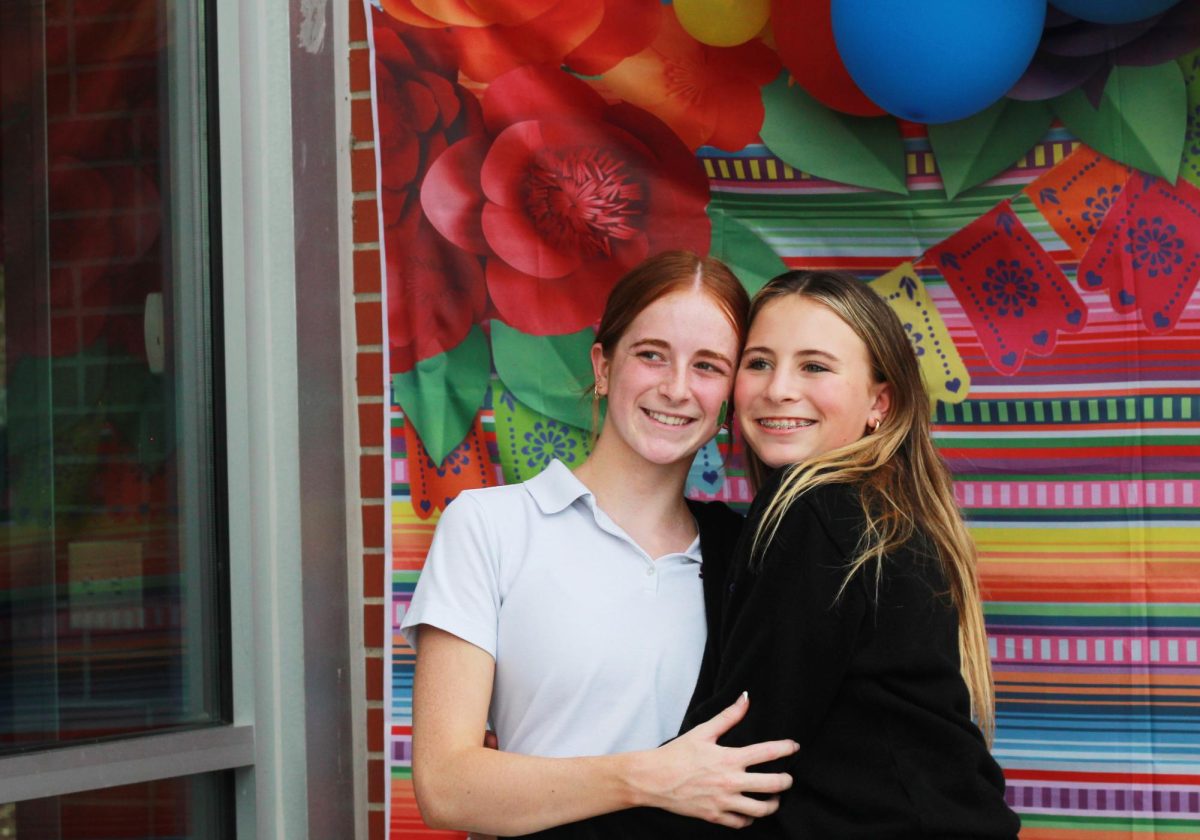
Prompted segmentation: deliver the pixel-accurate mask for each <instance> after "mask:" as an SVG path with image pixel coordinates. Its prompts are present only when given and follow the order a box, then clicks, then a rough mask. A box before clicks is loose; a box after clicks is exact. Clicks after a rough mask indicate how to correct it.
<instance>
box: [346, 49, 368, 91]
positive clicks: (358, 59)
mask: <svg viewBox="0 0 1200 840" xmlns="http://www.w3.org/2000/svg"><path fill="white" fill-rule="evenodd" d="M370 90H371V51H370V50H369V49H367V48H366V47H355V48H354V49H352V50H350V92H351V93H368V92H370Z"/></svg>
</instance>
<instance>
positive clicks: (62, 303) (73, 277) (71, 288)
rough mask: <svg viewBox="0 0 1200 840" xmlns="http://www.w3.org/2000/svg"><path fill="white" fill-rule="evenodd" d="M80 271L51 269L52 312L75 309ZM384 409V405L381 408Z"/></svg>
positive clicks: (75, 269)
mask: <svg viewBox="0 0 1200 840" xmlns="http://www.w3.org/2000/svg"><path fill="white" fill-rule="evenodd" d="M78 273H79V269H78V268H75V267H68V268H52V269H50V311H51V312H56V311H57V310H59V309H74V308H75V300H76V294H75V288H76V284H77V281H78ZM380 408H382V405H381V406H380Z"/></svg>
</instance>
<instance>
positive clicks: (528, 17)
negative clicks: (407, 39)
mask: <svg viewBox="0 0 1200 840" xmlns="http://www.w3.org/2000/svg"><path fill="white" fill-rule="evenodd" d="M383 8H384V11H386V12H387V13H388V14H389V15H391V16H392V17H393V18H395V19H396V20H399V21H403V22H404V23H408V24H411V25H413V26H421V27H427V28H445V27H450V37H451V39H452V40H453V42H454V44H455V46H456V49H457V52H458V56H459V66H460V68H461V69H462V72H463V74H464V75H465V76H467V77H469V78H471V79H475V80H477V81H481V82H488V81H491V80H492V79H494V78H496V77H497V76H499V75H501V74H503V73H505V72H507V71H509V70H511V69H513V68H515V67H520V66H522V65H526V64H553V65H562V64H566V65H567V66H568V67H570V68H571V69H572V70H574V71H576V72H579V73H584V74H588V75H597V74H599V73H603V72H604V71H606V70H608V69H609V68H610V67H612V66H613V65H614V64H616V63H617V62H618V61H620V60H621V59H623V58H625V57H626V56H630V55H633V54H634V53H636V52H638V51H639V50H641V49H642V48H643V47H645V46H646V45H647V44H649V43H650V41H651V40H652V39H653V38H654V35H655V33H656V32H657V31H658V25H659V20H660V17H661V14H662V4H661V2H660V0H601V2H586V3H583V2H579V0H469V2H468V0H383Z"/></svg>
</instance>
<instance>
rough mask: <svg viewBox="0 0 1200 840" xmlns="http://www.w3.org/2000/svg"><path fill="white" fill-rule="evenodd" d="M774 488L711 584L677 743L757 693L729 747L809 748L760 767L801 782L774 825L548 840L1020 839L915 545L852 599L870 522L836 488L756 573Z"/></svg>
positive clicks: (795, 510) (936, 583)
mask: <svg viewBox="0 0 1200 840" xmlns="http://www.w3.org/2000/svg"><path fill="white" fill-rule="evenodd" d="M777 481H778V478H777V477H776V478H775V479H773V481H772V482H769V483H768V485H767V486H766V487H764V488H763V490H762V491H761V492H760V493H759V495H758V500H756V503H755V505H754V506H752V507H751V510H750V516H749V517H748V520H747V525H746V528H745V532H744V533H743V535H742V537H741V539H740V541H739V543H738V546H737V551H736V555H735V559H734V561H733V562H732V563H731V565H730V568H729V570H728V574H727V576H726V577H725V579H724V581H723V582H722V585H721V586H719V587H718V586H715V583H716V581H715V580H712V579H710V571H711V570H710V569H708V568H706V570H705V584H706V586H705V592H706V598H708V599H710V600H709V602H708V603H709V607H710V614H709V640H708V646H707V647H706V650H705V660H704V663H703V666H702V668H701V673H700V677H699V680H698V684H697V690H696V695H695V696H694V697H693V699H692V704H691V707H690V709H689V712H688V715H687V718H686V719H685V721H684V724H683V731H686V730H687V729H689V728H690V727H692V726H694V725H696V724H697V723H701V722H703V721H705V720H707V719H708V718H710V717H712V716H713V715H714V714H716V713H717V712H719V711H720V710H721V709H723V708H725V707H726V706H727V705H729V704H730V703H732V702H733V700H734V699H735V698H736V697H737V695H738V694H739V693H740V692H742V691H743V690H747V691H749V692H750V710H749V712H748V713H747V715H746V717H745V719H744V720H743V721H742V722H741V723H740V724H738V725H737V726H736V727H734V728H733V729H732V730H731V731H730V732H729V733H728V734H727V735H726V736H725V737H724V738H722V739H721V743H722V744H725V745H728V746H741V745H745V744H750V743H754V742H757V741H766V740H773V739H777V738H792V739H794V740H796V741H798V742H799V743H800V745H801V747H800V752H799V753H797V754H796V755H795V756H792V757H790V758H788V759H784V760H781V761H778V762H774V763H773V765H772V766H764V767H763V768H762V769H764V770H770V771H779V770H784V771H787V772H789V773H791V774H792V776H793V777H794V779H795V783H794V785H793V787H792V788H791V790H789V791H787V792H786V793H785V794H784V795H783V797H782V799H781V807H780V809H779V811H778V812H777V813H776V814H775V815H774V816H772V817H769V818H766V819H763V820H758V821H756V822H755V823H754V824H753V825H752V826H751V827H750V828H748V829H744V830H742V831H739V832H736V833H733V831H732V830H731V829H722V828H720V827H718V826H713V825H710V824H707V823H703V822H700V821H697V820H691V819H687V818H683V817H678V816H675V815H673V814H668V813H666V812H663V811H655V810H651V809H636V810H630V811H622V812H619V813H617V814H610V815H607V816H603V817H597V818H594V819H591V820H586V821H584V822H581V823H575V824H573V825H572V826H565V827H561V828H558V829H552V830H551V831H549V832H543V833H542V834H541V835H538V836H539V837H542V836H544V837H553V838H597V837H606V838H640V837H645V838H669V837H680V838H685V837H686V838H693V837H707V836H721V837H734V836H736V837H739V838H750V837H783V838H822V840H823V839H824V838H830V840H852V838H863V840H867V838H870V840H886V839H887V838H919V837H937V838H1005V839H1006V840H1010V839H1011V838H1014V837H1016V834H1017V831H1018V828H1019V825H1020V823H1019V820H1018V819H1017V816H1016V814H1014V813H1013V812H1012V810H1011V809H1010V808H1009V807H1008V805H1007V804H1006V803H1005V801H1004V777H1003V775H1002V773H1001V770H1000V767H999V766H998V765H997V764H996V762H995V761H994V760H993V758H992V757H991V755H990V753H989V752H988V750H987V747H986V745H985V743H984V740H983V737H982V736H981V734H980V732H979V730H978V728H977V727H976V726H975V724H974V723H972V722H971V719H970V709H969V698H968V694H967V689H966V685H965V684H964V683H963V681H962V678H961V676H960V674H959V656H958V619H957V613H956V610H955V608H954V605H953V603H952V601H951V599H950V596H949V594H948V592H947V586H946V582H945V579H944V577H943V575H942V573H941V569H940V567H939V565H938V563H937V562H936V561H935V560H934V559H932V558H931V557H929V556H928V555H927V554H926V553H924V552H922V551H920V550H918V549H917V548H916V547H915V546H909V547H906V548H905V549H904V550H901V551H899V552H896V553H894V554H893V555H891V556H889V557H887V558H885V559H884V562H883V565H882V574H881V576H880V577H879V579H878V583H877V582H876V577H875V574H874V571H873V569H871V568H870V567H868V568H867V569H865V570H863V572H860V573H859V574H856V575H855V576H854V578H853V579H851V580H850V582H849V584H848V585H846V587H845V589H844V590H843V589H842V585H843V582H844V581H845V578H846V571H847V564H848V562H849V561H850V560H851V559H852V558H853V557H854V556H855V553H856V552H855V549H856V545H857V542H858V539H859V536H860V535H861V534H862V530H863V524H864V523H863V515H862V512H861V508H860V506H859V502H858V497H857V494H856V492H855V491H854V490H853V489H852V488H851V487H849V486H847V485H827V486H824V487H818V488H814V489H813V490H811V491H809V492H808V493H806V494H805V495H804V496H803V497H802V498H801V499H800V500H798V501H797V502H796V503H795V504H793V505H792V507H791V508H790V509H789V510H788V512H787V514H786V516H785V517H784V520H783V522H782V523H781V525H780V528H779V531H778V533H777V534H776V536H775V538H774V539H773V540H772V541H771V543H770V545H769V546H768V548H767V550H766V552H765V554H764V556H762V557H761V558H760V559H759V560H758V564H759V565H756V566H755V567H753V568H752V566H751V563H750V557H749V554H750V541H751V538H752V535H753V532H754V529H755V527H756V526H757V524H758V521H759V519H760V518H761V513H762V509H763V508H764V507H765V502H766V500H767V499H769V498H771V496H772V495H773V491H774V490H775V489H776V482H777ZM706 556H707V555H706ZM705 563H706V566H707V563H708V560H707V559H706V561H705ZM710 590H713V591H712V592H711V594H710ZM717 590H720V591H717ZM839 592H840V595H839ZM718 596H719V597H720V606H719V609H714V608H715V606H716V605H715V601H716V599H717V597H718Z"/></svg>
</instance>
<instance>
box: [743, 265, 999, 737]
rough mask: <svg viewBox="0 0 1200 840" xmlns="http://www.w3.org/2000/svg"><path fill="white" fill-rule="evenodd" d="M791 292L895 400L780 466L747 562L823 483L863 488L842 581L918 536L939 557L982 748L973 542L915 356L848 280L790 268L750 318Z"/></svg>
mask: <svg viewBox="0 0 1200 840" xmlns="http://www.w3.org/2000/svg"><path fill="white" fill-rule="evenodd" d="M787 295H801V296H803V297H805V298H808V299H810V300H813V301H815V302H817V303H820V304H822V305H824V306H826V307H828V308H829V309H830V310H832V311H833V312H834V314H836V315H837V316H838V317H839V318H841V319H842V320H843V321H845V322H846V324H848V325H849V326H850V328H851V329H853V330H854V332H855V333H856V334H857V335H858V337H859V338H860V339H862V341H863V343H864V344H866V346H867V350H868V352H869V354H870V358H871V365H872V375H873V377H874V380H875V381H876V382H886V383H888V384H889V385H890V386H891V402H890V406H889V408H888V411H887V414H886V416H885V417H884V418H883V420H882V422H881V423H880V424H879V427H878V428H877V429H876V430H875V431H874V432H873V433H872V434H867V435H864V436H863V437H862V438H860V439H859V440H857V441H854V442H853V443H851V444H848V445H846V446H843V447H840V448H838V449H835V450H832V451H830V452H826V453H823V454H820V455H817V456H815V457H813V458H810V459H809V460H807V461H804V462H802V463H799V464H793V465H791V466H789V467H787V468H786V470H787V472H786V473H785V475H784V477H783V480H782V483H781V484H780V487H779V490H778V491H777V492H776V493H775V496H774V497H773V498H772V499H771V501H770V503H769V504H768V505H767V507H766V509H765V511H764V513H763V517H762V521H761V523H760V524H759V527H758V530H757V531H756V532H755V535H754V542H753V546H754V548H753V550H752V552H751V556H752V557H753V558H757V557H758V556H759V551H760V548H761V547H762V546H764V545H765V544H766V543H769V542H770V541H771V539H772V538H773V537H774V535H775V532H776V531H777V530H778V528H779V524H780V522H781V521H782V519H783V517H784V514H785V513H786V512H787V510H788V508H789V507H791V505H792V504H793V503H794V502H795V501H796V500H797V499H798V498H799V497H800V496H801V495H802V494H804V493H805V492H806V491H807V490H809V489H811V488H813V487H816V486H818V485H821V484H831V483H835V482H836V483H851V484H853V485H855V486H856V487H857V488H858V490H859V495H860V499H861V502H862V508H863V514H864V517H865V522H866V529H865V532H864V533H863V534H862V537H861V539H860V542H859V554H858V556H857V557H855V558H854V560H853V562H852V563H851V564H850V568H849V570H848V571H847V573H846V578H845V580H844V581H843V583H842V589H843V590H844V589H845V587H846V584H847V583H849V581H850V579H851V578H853V576H854V575H855V574H856V573H858V572H859V571H860V570H861V569H863V567H864V566H867V565H868V564H873V565H874V571H875V575H876V580H877V581H878V579H879V575H880V574H881V571H882V569H881V567H882V563H883V561H884V558H885V557H887V555H888V554H890V553H892V552H894V551H896V550H898V549H900V548H901V547H902V546H904V545H905V544H907V543H908V542H909V541H910V540H913V539H914V538H920V537H924V539H925V540H927V541H928V543H929V545H930V546H931V547H932V548H933V549H934V551H935V552H936V556H937V559H938V562H939V563H940V564H941V567H942V570H943V573H944V574H945V576H946V580H947V581H948V582H949V585H950V594H951V596H952V598H953V601H954V605H955V607H956V608H957V610H958V650H959V661H960V668H961V671H962V676H963V680H964V682H966V684H967V689H968V691H969V692H970V695H971V708H972V710H973V712H974V715H975V719H976V721H977V722H978V724H979V727H980V729H981V730H982V731H983V734H984V737H985V738H986V739H987V742H988V744H991V742H992V735H993V733H994V730H995V693H994V688H993V685H992V668H991V659H990V657H989V655H988V645H987V632H986V629H985V628H984V621H983V605H982V599H981V597H980V593H979V578H978V574H977V572H976V555H975V544H974V541H973V540H972V539H971V535H970V533H969V532H968V531H967V527H966V524H965V523H964V522H963V518H962V514H961V513H960V512H959V509H958V505H957V504H956V503H955V501H954V491H953V486H952V483H951V479H950V473H949V471H948V470H947V469H946V465H945V464H944V463H943V462H942V458H941V456H940V455H939V454H938V452H937V449H936V448H935V447H934V444H933V436H932V434H931V431H930V423H929V398H928V397H927V396H926V391H925V385H924V383H923V382H922V380H921V371H920V368H919V367H918V365H917V359H916V355H915V354H914V353H913V351H912V347H911V345H910V344H909V340H908V336H907V335H906V334H905V332H904V328H903V327H902V326H901V324H900V320H899V318H897V317H896V315H895V313H894V312H892V310H891V309H890V308H889V307H888V305H887V304H886V303H885V302H884V301H883V299H882V298H880V297H879V296H878V295H877V294H875V293H874V292H873V291H871V289H870V288H869V287H867V285H866V284H865V283H863V282H861V281H860V280H858V278H856V277H854V276H853V275H850V274H846V273H843V272H836V271H829V272H818V271H789V272H788V273H786V274H782V275H780V276H779V277H776V278H775V279H773V280H772V281H771V282H769V283H768V284H767V285H766V286H764V287H763V288H762V289H761V290H760V291H759V292H758V294H757V295H755V296H754V300H753V301H752V302H751V305H750V321H751V327H753V322H754V318H755V317H756V316H757V315H758V313H759V312H761V311H762V309H763V307H765V306H767V305H768V304H770V303H771V302H772V301H774V300H776V299H778V298H781V297H785V296H787ZM746 456H747V462H748V465H749V468H750V470H749V471H750V478H751V481H752V483H753V484H754V486H755V488H756V489H757V488H758V487H759V486H761V483H762V479H763V478H764V477H765V474H766V471H767V470H766V468H765V465H764V464H763V462H762V461H761V460H759V458H758V457H757V456H756V455H755V454H754V453H753V452H752V451H747V453H746Z"/></svg>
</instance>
